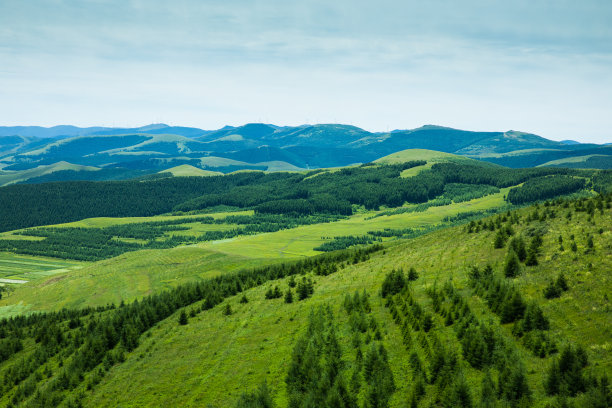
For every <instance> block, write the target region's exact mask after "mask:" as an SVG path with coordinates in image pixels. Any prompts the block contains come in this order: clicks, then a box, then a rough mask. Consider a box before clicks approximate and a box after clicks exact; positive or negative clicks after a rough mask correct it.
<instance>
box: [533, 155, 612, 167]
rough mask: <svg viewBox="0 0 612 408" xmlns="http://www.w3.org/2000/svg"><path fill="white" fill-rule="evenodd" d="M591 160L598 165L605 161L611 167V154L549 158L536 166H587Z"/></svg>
mask: <svg viewBox="0 0 612 408" xmlns="http://www.w3.org/2000/svg"><path fill="white" fill-rule="evenodd" d="M593 161H598V162H599V164H600V165H601V164H604V163H605V164H607V165H608V167H612V156H605V155H602V154H589V155H586V156H575V157H567V158H565V159H558V160H551V161H549V162H546V163H544V164H540V165H539V166H538V167H545V166H560V167H561V166H566V167H572V168H589V163H590V162H593ZM598 168H600V167H598Z"/></svg>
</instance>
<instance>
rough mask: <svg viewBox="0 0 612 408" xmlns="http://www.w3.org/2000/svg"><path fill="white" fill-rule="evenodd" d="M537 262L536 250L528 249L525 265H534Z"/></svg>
mask: <svg viewBox="0 0 612 408" xmlns="http://www.w3.org/2000/svg"><path fill="white" fill-rule="evenodd" d="M537 264H538V255H537V252H536V251H534V250H532V249H529V251H528V252H527V259H525V265H527V266H536V265H537Z"/></svg>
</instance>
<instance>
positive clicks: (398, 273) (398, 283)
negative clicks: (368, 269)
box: [381, 269, 407, 298]
mask: <svg viewBox="0 0 612 408" xmlns="http://www.w3.org/2000/svg"><path fill="white" fill-rule="evenodd" d="M406 285H407V280H406V276H405V275H404V271H403V270H401V269H398V270H395V269H393V270H391V272H389V273H388V274H387V275H386V276H385V280H384V281H383V284H382V289H381V295H382V297H384V298H386V297H387V296H390V295H395V294H396V293H399V292H401V291H402V289H404V287H405V286H406Z"/></svg>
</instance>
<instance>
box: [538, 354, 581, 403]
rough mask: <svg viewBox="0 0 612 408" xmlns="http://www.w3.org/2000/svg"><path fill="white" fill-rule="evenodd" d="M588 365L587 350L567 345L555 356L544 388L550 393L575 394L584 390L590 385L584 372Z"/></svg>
mask: <svg viewBox="0 0 612 408" xmlns="http://www.w3.org/2000/svg"><path fill="white" fill-rule="evenodd" d="M587 365H588V358H587V355H586V352H585V351H584V349H583V348H582V347H576V348H574V347H571V346H566V347H564V348H563V350H562V351H561V355H560V356H559V357H558V358H555V359H554V360H553V362H552V363H551V365H550V368H549V370H548V376H547V378H546V381H545V383H544V388H545V389H546V392H547V393H548V394H549V395H557V394H560V395H564V396H575V395H576V394H577V393H579V392H584V391H586V389H587V386H588V385H589V384H588V382H587V380H586V378H585V377H584V374H583V369H584V368H585V367H586V366H587Z"/></svg>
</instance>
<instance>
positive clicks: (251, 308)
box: [85, 209, 612, 407]
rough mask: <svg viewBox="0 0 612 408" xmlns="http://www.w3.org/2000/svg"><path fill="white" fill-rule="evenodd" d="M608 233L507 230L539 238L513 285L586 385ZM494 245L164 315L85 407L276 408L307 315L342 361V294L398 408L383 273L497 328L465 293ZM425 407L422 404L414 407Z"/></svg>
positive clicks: (491, 257) (399, 365)
mask: <svg viewBox="0 0 612 408" xmlns="http://www.w3.org/2000/svg"><path fill="white" fill-rule="evenodd" d="M530 211H532V209H523V210H519V214H521V216H522V217H523V220H524V217H525V216H526V215H527V214H528V213H529V212H530ZM610 225H612V214H611V213H610V210H609V209H608V210H606V212H605V214H604V215H600V214H595V216H594V219H593V222H591V221H590V220H589V219H588V215H587V214H586V213H576V214H574V216H573V218H572V219H571V220H568V219H567V218H565V217H564V212H562V210H561V211H559V212H558V216H557V217H556V218H554V219H548V220H545V221H535V222H532V223H529V224H527V223H526V222H525V221H522V222H521V224H520V225H519V226H517V228H516V230H517V233H519V234H527V233H528V231H529V230H530V229H533V228H537V229H539V230H540V231H546V233H545V234H544V236H543V247H542V252H541V256H540V262H539V265H538V266H534V267H522V273H521V275H520V276H519V277H518V278H516V279H515V280H514V281H515V284H516V285H517V286H518V287H519V289H520V291H521V292H522V293H523V294H524V296H525V297H526V298H527V299H528V300H534V301H536V302H537V303H538V304H539V305H540V307H541V308H542V309H543V311H544V313H545V314H546V315H547V316H548V317H549V318H550V321H551V332H552V333H553V334H554V336H555V338H557V339H559V341H560V345H563V344H564V343H565V342H572V343H574V344H583V345H584V346H585V347H586V348H587V351H588V354H589V358H590V361H591V366H592V367H593V371H594V372H595V373H597V374H601V373H603V372H605V371H607V372H610V369H611V368H612V353H610V351H609V350H610V347H611V346H612V345H611V343H610V338H611V337H612V327H610V324H609V323H610V321H611V319H612V311H611V309H610V305H609V300H608V298H607V296H609V294H608V292H609V289H610V285H611V284H610V281H609V279H610V276H609V271H610V270H612V245H611V242H612V231H610V228H609V227H610ZM602 227H604V228H603V231H602V232H601V233H600V228H602ZM587 234H590V235H591V236H592V237H593V241H594V250H593V251H586V249H587V240H586V236H587ZM572 235H574V237H575V242H576V243H577V250H576V251H575V252H574V251H572V250H569V248H566V249H564V250H560V248H559V242H558V236H562V237H563V238H564V240H565V242H568V240H569V239H570V236H572ZM493 240H494V232H492V231H483V232H479V233H475V234H469V233H467V232H466V231H465V229H464V227H453V228H450V229H445V230H439V231H435V232H432V233H430V234H427V235H424V236H421V237H419V238H416V239H413V240H408V241H403V242H396V243H393V244H392V245H390V246H388V247H387V249H386V251H385V252H380V253H378V254H376V255H374V256H373V257H372V258H371V259H370V260H369V261H367V262H364V263H360V264H357V265H347V266H346V267H345V268H344V269H341V270H340V271H339V272H337V273H335V274H332V275H330V276H326V277H320V276H317V277H315V280H316V284H315V294H314V296H313V297H312V298H310V299H308V300H305V301H302V302H298V303H293V304H289V305H287V304H285V303H283V300H282V299H277V300H265V299H264V293H265V291H266V290H267V289H268V288H270V287H272V286H274V285H279V286H280V287H281V288H283V290H284V288H286V287H287V282H286V281H285V280H281V281H275V282H269V283H267V284H265V285H263V286H261V287H257V288H253V289H250V290H249V291H247V292H246V293H245V295H246V296H247V298H248V299H249V302H248V303H247V304H241V303H239V298H240V297H241V296H242V295H238V296H236V297H235V298H230V299H229V300H228V301H227V303H229V304H231V307H232V308H233V310H234V314H233V315H231V316H224V315H223V313H222V309H223V305H220V306H218V307H216V308H213V309H211V310H208V311H206V312H201V313H199V314H198V315H197V316H196V317H193V318H190V320H189V324H188V325H186V326H181V325H179V324H178V323H177V316H176V315H175V316H172V317H170V318H169V319H167V320H166V321H164V322H162V323H161V324H159V325H157V326H156V327H155V328H153V329H152V330H151V331H150V332H149V333H148V334H146V335H145V336H144V337H143V340H142V342H141V345H140V346H139V347H138V348H137V349H136V350H134V351H133V352H132V353H130V354H129V355H127V360H126V362H125V363H123V364H120V365H118V366H115V367H113V368H112V369H111V370H110V372H109V373H108V374H107V375H106V377H105V378H104V380H103V381H102V383H101V384H100V385H99V386H98V387H97V388H95V390H94V391H93V392H88V393H87V394H86V399H85V405H86V406H92V407H93V406H152V405H156V406H159V405H165V406H179V405H180V406H193V407H195V406H210V407H225V406H231V405H232V404H233V403H234V401H235V400H236V399H237V397H238V395H239V394H241V393H242V392H244V391H245V390H251V389H253V388H255V387H256V386H257V385H258V384H259V383H260V382H261V381H262V380H264V379H265V380H266V381H267V382H268V385H269V386H270V388H271V389H272V392H273V395H274V399H275V400H276V402H277V403H278V405H279V406H285V405H286V399H287V396H286V391H285V385H284V378H285V376H286V373H287V369H288V364H289V361H290V355H291V350H292V347H293V345H294V343H295V341H296V339H297V337H298V336H299V335H300V334H301V333H302V332H303V330H304V326H305V324H306V320H307V316H308V314H309V312H310V310H311V309H312V308H313V307H314V306H316V305H320V304H328V305H331V307H332V309H333V311H334V314H335V315H336V317H337V320H338V330H339V337H340V338H341V346H342V348H343V350H344V355H343V358H345V359H346V360H348V361H351V360H352V351H351V346H350V342H349V337H350V336H349V332H348V329H347V322H346V315H345V314H344V312H343V311H342V306H341V305H342V301H343V299H344V296H345V294H347V293H352V292H354V291H355V290H363V289H365V290H367V291H368V292H369V293H370V302H371V305H372V308H373V314H374V315H375V316H376V318H377V320H378V321H379V322H380V324H381V326H382V333H383V343H384V345H385V346H386V349H387V350H388V352H389V361H390V364H391V367H392V370H393V374H394V377H395V381H396V385H397V387H398V389H397V391H396V392H395V394H394V396H393V398H392V400H391V404H390V406H391V407H403V406H405V403H406V401H407V400H408V397H409V395H410V392H411V388H410V387H411V384H410V383H409V381H408V380H407V378H408V377H407V372H408V371H409V370H410V369H409V361H408V360H409V358H408V353H407V352H406V349H405V348H404V345H403V344H402V342H401V334H400V333H399V330H398V327H397V326H396V325H395V324H394V323H393V319H392V318H391V315H390V314H389V313H388V311H387V310H386V309H385V308H384V307H383V305H382V299H381V298H380V297H379V294H378V293H379V290H380V286H381V283H382V280H383V278H384V276H385V274H386V273H388V272H389V271H390V270H391V269H394V268H400V267H401V268H404V269H407V268H408V267H415V268H416V269H417V271H418V272H419V274H420V277H419V279H418V280H417V281H416V282H415V283H413V285H412V288H413V291H414V296H415V297H416V299H417V300H418V301H419V302H421V303H422V304H423V305H424V306H425V308H426V310H431V302H430V300H429V298H428V296H427V294H426V290H427V288H431V287H432V286H433V285H441V284H442V283H444V282H446V281H448V280H450V279H452V281H453V284H454V285H455V287H457V288H458V289H459V290H460V292H461V293H462V294H463V295H465V296H466V298H467V299H468V302H469V305H470V307H471V308H472V309H473V310H474V311H475V312H476V313H477V315H478V316H480V317H482V318H484V319H490V320H491V321H498V317H497V316H495V315H493V314H491V312H490V311H489V310H488V309H487V307H486V306H485V303H484V302H483V300H482V299H481V298H479V297H477V296H475V295H473V293H472V292H471V290H470V289H469V288H468V286H467V271H468V269H469V268H470V267H471V266H472V265H478V266H484V265H485V264H491V265H492V266H493V267H494V269H495V270H496V271H498V272H499V271H500V270H501V267H502V264H503V262H504V258H505V256H506V251H507V250H506V248H500V249H494V247H493ZM566 246H567V245H566ZM559 272H564V273H565V276H566V277H567V279H568V281H569V286H570V289H569V291H568V292H566V293H565V294H563V295H562V296H561V297H560V298H558V299H554V300H546V299H544V297H543V295H542V291H543V289H544V287H545V286H546V284H547V283H548V281H549V279H551V278H554V277H556V276H557V274H558V273H559ZM197 306H198V305H192V306H190V307H188V308H187V309H191V308H195V307H197ZM435 327H436V328H435V329H434V330H435V331H436V333H437V334H438V335H439V336H440V337H442V338H443V339H444V341H445V342H447V343H448V344H455V346H457V347H458V345H457V343H456V339H455V338H454V337H453V336H454V334H453V333H452V330H450V329H449V328H447V327H444V324H443V323H442V322H441V321H440V322H438V321H436V326H435ZM502 331H503V334H504V335H505V336H506V337H507V338H509V339H512V334H511V333H510V326H509V325H505V326H503V328H502ZM516 344H517V347H518V352H519V356H520V358H521V359H522V360H523V361H524V363H525V365H526V372H527V376H528V381H529V384H530V386H531V388H532V391H533V401H534V402H535V403H534V406H538V407H544V406H546V404H548V403H551V402H553V398H551V397H547V396H546V395H545V393H544V390H543V385H542V384H543V379H544V373H545V370H544V367H548V366H549V365H550V362H551V357H547V358H538V357H534V356H533V355H532V354H531V353H530V352H529V351H527V350H526V349H524V348H523V347H522V345H521V344H520V343H519V342H517V343H516ZM465 373H466V380H467V383H468V385H469V386H470V389H472V394H473V396H474V398H477V397H478V394H477V393H476V391H477V390H479V384H480V381H481V377H482V373H481V372H479V371H476V370H473V369H470V368H468V369H466V371H465ZM431 402H432V401H423V402H422V404H421V405H422V406H427V404H428V403H431ZM579 405H580V404H579Z"/></svg>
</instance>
